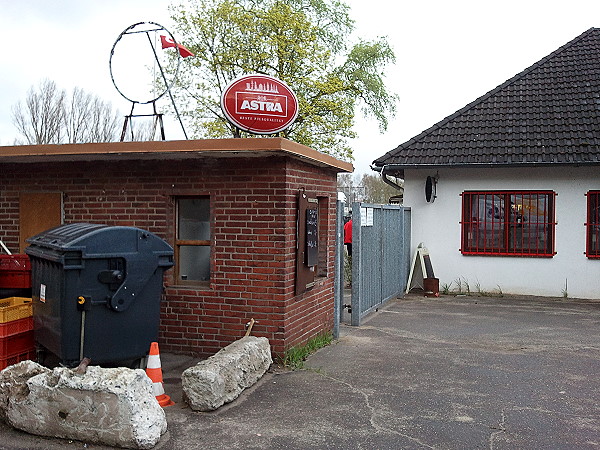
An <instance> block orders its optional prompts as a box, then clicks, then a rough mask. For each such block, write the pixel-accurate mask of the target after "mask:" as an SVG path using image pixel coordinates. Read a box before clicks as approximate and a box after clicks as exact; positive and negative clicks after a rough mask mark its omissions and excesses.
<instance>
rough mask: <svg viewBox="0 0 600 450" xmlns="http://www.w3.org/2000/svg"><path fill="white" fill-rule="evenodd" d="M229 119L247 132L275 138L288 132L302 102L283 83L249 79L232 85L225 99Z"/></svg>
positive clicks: (263, 77)
mask: <svg viewBox="0 0 600 450" xmlns="http://www.w3.org/2000/svg"><path fill="white" fill-rule="evenodd" d="M221 108H222V109H223V112H224V113H225V115H226V116H227V119H228V120H229V121H230V122H231V123H232V124H233V125H235V126H236V127H238V128H239V129H241V130H243V131H248V132H250V133H255V134H273V133H278V132H280V131H283V130H285V129H286V128H287V127H289V126H290V125H291V124H292V123H293V122H294V120H296V117H297V116H298V98H297V97H296V94H294V92H293V91H292V90H291V89H290V88H289V87H288V85H287V84H285V83H284V82H283V81H280V80H278V79H277V78H273V77H270V76H267V75H246V76H243V77H240V78H238V79H236V80H234V81H232V82H231V83H229V85H228V86H227V87H226V88H225V90H224V91H223V95H222V96H221Z"/></svg>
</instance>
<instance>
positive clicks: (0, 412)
mask: <svg viewBox="0 0 600 450" xmlns="http://www.w3.org/2000/svg"><path fill="white" fill-rule="evenodd" d="M47 372H51V370H50V369H48V368H46V367H44V366H41V365H39V364H38V363H36V362H33V361H29V360H27V361H21V362H19V363H17V364H14V365H12V366H8V367H6V368H5V369H4V370H2V371H1V372H0V420H6V410H7V409H8V404H9V402H10V400H11V398H12V399H15V400H19V399H23V398H25V397H26V396H27V394H28V393H29V389H27V380H29V379H30V378H31V377H33V376H35V375H39V374H40V373H47Z"/></svg>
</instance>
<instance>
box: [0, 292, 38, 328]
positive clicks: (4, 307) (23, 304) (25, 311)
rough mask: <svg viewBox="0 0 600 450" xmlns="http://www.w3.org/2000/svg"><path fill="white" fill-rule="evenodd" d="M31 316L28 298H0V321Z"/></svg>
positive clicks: (31, 310)
mask: <svg viewBox="0 0 600 450" xmlns="http://www.w3.org/2000/svg"><path fill="white" fill-rule="evenodd" d="M31 316H33V308H32V303H31V299H30V298H25V297H8V298H3V299H0V323H6V322H11V321H13V320H19V319H23V318H24V317H31Z"/></svg>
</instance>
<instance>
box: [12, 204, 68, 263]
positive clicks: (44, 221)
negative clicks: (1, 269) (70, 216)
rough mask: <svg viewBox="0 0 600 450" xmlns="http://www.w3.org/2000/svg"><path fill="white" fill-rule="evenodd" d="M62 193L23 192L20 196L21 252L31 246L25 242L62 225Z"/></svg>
mask: <svg viewBox="0 0 600 450" xmlns="http://www.w3.org/2000/svg"><path fill="white" fill-rule="evenodd" d="M62 218H63V206H62V193H60V192H22V193H21V194H20V195H19V252H20V253H23V252H24V251H25V248H26V247H27V246H28V245H29V244H27V242H25V240H26V239H27V238H29V237H31V236H35V235H36V234H38V233H41V232H42V231H46V230H48V229H50V228H54V227H57V226H59V225H61V224H62Z"/></svg>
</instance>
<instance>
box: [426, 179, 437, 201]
mask: <svg viewBox="0 0 600 450" xmlns="http://www.w3.org/2000/svg"><path fill="white" fill-rule="evenodd" d="M437 181H438V177H437V175H436V176H435V177H427V180H425V201H427V203H433V202H434V201H435V199H436V197H437V194H436V189H437Z"/></svg>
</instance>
